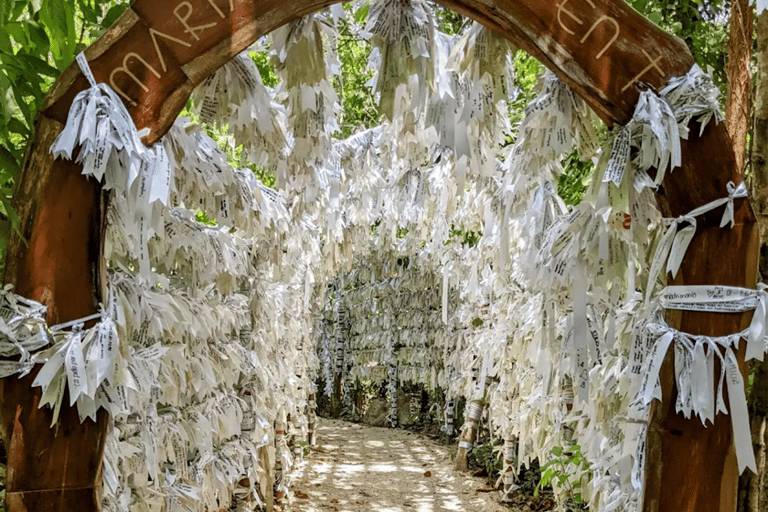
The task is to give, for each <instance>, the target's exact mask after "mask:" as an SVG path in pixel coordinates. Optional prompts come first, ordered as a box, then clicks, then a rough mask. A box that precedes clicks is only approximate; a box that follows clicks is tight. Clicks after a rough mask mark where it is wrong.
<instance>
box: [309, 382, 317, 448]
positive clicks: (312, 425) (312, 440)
mask: <svg viewBox="0 0 768 512" xmlns="http://www.w3.org/2000/svg"><path fill="white" fill-rule="evenodd" d="M307 409H308V410H307V416H308V421H307V425H308V430H309V433H308V434H307V442H308V443H309V446H315V445H316V444H317V410H316V409H317V404H316V403H315V394H314V393H310V394H309V401H308V402H307Z"/></svg>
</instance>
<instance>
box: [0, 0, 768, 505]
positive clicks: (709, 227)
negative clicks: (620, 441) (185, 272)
mask: <svg viewBox="0 0 768 512" xmlns="http://www.w3.org/2000/svg"><path fill="white" fill-rule="evenodd" d="M331 3H334V2H331V1H326V0H322V1H317V0H301V1H294V2H280V1H276V0H266V1H252V2H251V1H242V0H184V1H181V0H179V1H169V2H157V1H155V2H150V1H144V0H139V1H137V2H136V3H134V5H133V6H132V7H131V8H130V9H128V11H126V13H125V14H124V15H123V16H122V17H121V18H120V20H118V21H117V22H116V23H115V25H114V26H113V27H112V28H111V29H110V30H109V31H108V32H107V33H106V34H105V35H104V36H103V37H102V38H101V39H99V41H97V42H96V43H94V45H93V46H91V47H90V48H88V49H87V50H86V51H85V55H86V57H87V59H88V61H89V64H90V67H91V69H92V70H93V73H94V75H95V78H96V81H97V82H104V83H107V84H109V85H110V86H111V87H112V88H113V89H114V90H115V91H116V92H117V93H118V94H119V95H120V97H121V98H122V99H123V100H124V102H125V104H126V106H127V107H128V110H129V112H130V114H131V116H132V118H133V120H134V122H135V123H136V126H137V127H138V128H139V129H142V128H147V129H148V130H149V133H148V135H146V137H145V138H144V141H145V142H146V143H147V144H151V143H153V142H155V141H157V140H159V138H160V137H161V136H162V135H163V134H164V133H165V132H166V131H167V130H168V128H169V127H170V125H171V124H172V122H173V120H174V119H175V117H176V116H177V114H178V113H179V111H180V110H181V109H182V107H183V106H184V104H185V102H186V99H187V98H188V96H189V94H190V93H191V91H192V89H193V88H194V87H195V86H196V85H197V84H199V83H200V82H201V81H202V80H204V79H205V78H206V77H207V76H208V75H210V74H211V73H212V72H214V71H215V70H216V69H218V68H219V67H220V66H221V65H223V64H224V63H225V62H227V61H228V60H229V59H231V58H232V57H233V56H235V55H237V54H238V53H239V52H240V51H242V50H244V49H245V48H246V47H248V46H249V45H250V44H251V43H252V42H253V41H255V40H256V39H257V38H258V37H260V36H262V35H264V34H267V33H268V32H270V31H271V30H273V29H275V28H277V27H279V26H281V25H284V24H285V23H288V22H290V21H292V20H294V19H297V18H298V17H300V16H303V15H305V14H308V13H311V12H314V11H316V10H318V9H320V8H322V7H325V6H327V5H329V4H331ZM439 3H441V4H443V5H445V6H447V7H450V8H452V9H455V10H456V11H458V12H460V13H462V14H465V15H467V16H470V17H472V18H474V19H476V20H477V21H479V22H481V23H483V24H484V25H486V26H488V27H490V28H491V29H493V30H495V31H497V32H499V33H500V34H503V35H504V36H505V37H507V38H509V39H511V40H512V41H513V42H514V43H515V44H516V45H518V46H519V47H520V48H522V49H524V50H526V51H528V52H529V53H530V54H531V55H533V56H535V57H537V58H538V59H540V60H541V61H542V62H544V63H545V64H546V65H547V66H548V67H549V68H550V69H552V70H553V71H554V72H555V73H556V74H557V75H558V76H559V77H560V78H561V79H562V80H563V81H565V82H566V83H568V84H569V85H570V86H571V87H572V88H573V89H574V90H575V91H576V92H577V93H578V94H579V95H581V96H582V97H583V98H584V100H585V101H586V102H587V103H588V104H589V105H590V106H591V107H592V108H593V109H594V110H595V112H596V113H597V114H598V115H599V116H600V117H601V118H602V119H603V120H604V121H605V122H606V123H607V124H609V125H612V124H624V123H625V122H627V121H628V120H629V119H630V118H631V115H632V112H633V110H634V106H635V103H636V102H637V99H638V97H639V94H640V91H642V90H644V89H660V88H662V87H663V86H665V85H666V84H667V83H668V81H669V80H670V79H671V78H673V77H676V76H682V75H684V74H685V73H686V72H687V71H688V70H689V68H690V67H691V66H692V64H693V59H692V57H691V56H690V54H689V52H688V51H687V49H686V47H685V46H684V44H683V43H682V42H680V41H679V40H677V39H675V38H673V37H672V36H670V35H668V34H666V33H664V32H663V31H661V30H660V29H658V28H657V27H655V26H654V25H652V24H651V23H650V22H648V21H647V20H645V19H643V18H642V17H641V16H640V15H638V14H637V13H636V12H634V11H633V10H632V9H631V8H630V7H628V6H626V5H625V4H624V3H623V2H622V1H620V0H614V1H610V0H560V1H559V2H556V3H553V2H549V1H544V0H528V1H516V0H500V1H497V2H482V1H479V0H468V1H461V2H459V1H453V0H448V1H442V2H439ZM87 87H88V82H87V80H86V78H85V77H84V76H83V75H82V74H81V73H80V71H79V69H78V67H77V66H76V65H74V64H73V65H72V66H71V67H70V68H69V69H68V70H67V71H65V72H64V73H63V74H62V75H61V77H60V78H59V79H58V80H57V82H56V84H55V85H54V87H53V88H52V90H51V92H50V93H49V95H48V97H47V100H46V102H45V104H44V106H43V107H42V109H41V111H40V113H39V115H38V118H37V120H36V137H35V140H34V142H33V143H32V146H31V148H30V152H29V157H28V159H27V163H26V166H25V169H24V174H23V176H22V178H21V182H20V183H21V185H20V189H19V191H18V193H17V195H16V198H15V208H16V210H17V212H18V213H19V216H20V219H21V230H22V233H21V235H22V236H15V237H14V239H13V240H12V243H11V246H10V249H9V253H8V258H7V266H6V277H5V281H6V283H12V284H14V286H15V291H16V293H18V294H20V295H23V296H25V297H28V298H31V299H34V300H38V301H40V302H42V303H44V304H46V305H48V311H49V323H59V322H65V321H68V320H72V319H77V318H82V317H85V316H87V315H89V314H91V313H93V312H95V310H96V304H98V302H99V301H100V300H101V296H102V295H103V294H102V292H101V289H102V286H103V284H104V278H103V276H104V262H103V261H102V249H101V243H102V230H103V226H104V223H103V214H104V211H105V209H104V204H103V201H104V199H103V196H102V193H101V187H100V185H99V184H98V183H96V182H95V181H93V180H87V179H85V178H84V177H83V176H81V174H80V170H81V169H80V166H79V165H78V164H74V163H72V162H67V161H55V162H54V159H53V156H52V155H51V154H50V152H49V148H50V146H51V144H52V143H53V141H54V139H55V138H56V136H57V135H58V134H59V133H60V132H61V130H62V128H63V124H64V123H65V121H66V118H67V114H68V112H69V107H70V105H71V103H72V100H73V99H74V97H75V95H76V94H77V93H78V92H80V91H81V90H84V89H85V88H87ZM691 133H692V135H691V137H690V138H689V140H687V141H682V166H681V167H682V168H681V169H679V170H676V171H675V172H674V173H667V174H666V176H665V179H664V182H663V184H662V186H661V187H660V188H659V190H658V192H657V199H658V201H659V204H660V205H661V206H662V209H663V213H664V214H665V215H666V216H671V217H677V216H680V215H683V214H685V213H687V212H689V211H691V210H693V209H694V208H696V207H698V206H700V205H703V204H707V203H710V202H711V201H714V200H716V199H719V198H720V197H721V196H722V191H723V190H725V189H726V184H727V183H728V182H729V181H734V182H738V181H741V180H740V170H739V169H737V168H736V166H735V160H734V157H733V150H732V147H731V144H730V141H729V140H728V136H727V134H726V132H725V128H724V126H723V125H714V124H709V125H707V126H706V128H705V129H704V131H703V133H702V134H701V135H699V130H698V129H693V130H691ZM736 204H737V208H736V214H735V221H736V226H735V227H734V229H732V230H722V229H720V227H719V221H720V218H719V216H718V215H711V214H709V215H705V216H704V217H703V219H702V220H701V221H700V222H699V227H698V229H697V233H696V236H695V237H694V239H693V241H692V242H691V246H690V250H689V251H688V253H687V257H686V259H685V261H684V264H683V265H682V270H681V272H680V273H679V274H678V277H677V278H676V281H675V282H676V284H683V283H684V284H689V285H698V284H701V285H713V284H717V285H731V286H740V287H749V288H751V287H753V286H754V283H755V279H756V269H757V243H758V232H757V227H756V224H755V219H754V215H753V214H752V212H751V210H750V208H749V205H748V203H747V202H746V201H740V202H737V203H736ZM727 254H735V255H737V257H736V258H734V259H730V258H727V256H726V255H727ZM674 320H675V322H674V323H673V326H674V327H676V328H678V329H680V330H681V331H685V332H689V333H692V334H706V335H711V336H720V335H727V334H731V333H735V332H740V331H741V330H742V329H743V328H744V327H745V326H746V325H748V322H749V315H748V314H730V315H725V314H717V313H703V312H685V313H682V314H680V315H679V317H678V318H675V319H674ZM740 360H741V361H743V353H742V354H741V357H740ZM33 379H34V373H33V375H30V376H27V377H25V378H23V379H19V380H5V381H3V382H2V384H0V385H1V386H2V394H3V401H2V409H1V410H0V422H2V431H3V436H4V441H5V443H6V447H7V449H8V452H9V472H8V484H7V485H8V487H7V489H8V504H9V510H11V511H16V510H75V509H78V510H84V509H87V510H97V509H98V507H99V501H100V500H99V492H100V485H101V469H100V468H101V459H102V453H103V446H104V445H103V442H104V432H105V428H106V423H107V419H106V417H105V413H104V412H103V411H102V412H100V416H99V421H98V422H97V423H93V422H90V421H86V422H85V423H83V424H81V423H80V421H79V418H78V415H77V412H76V411H75V410H74V409H68V410H65V411H63V412H62V414H61V417H60V423H59V425H58V427H57V428H54V429H50V428H49V425H50V416H49V414H50V412H49V411H47V410H45V409H38V408H37V404H38V402H39V392H38V391H36V390H35V388H32V386H31V382H32V380H33ZM662 387H663V392H664V397H663V398H664V399H663V402H662V404H663V405H662V406H659V407H656V408H655V411H654V413H653V418H652V420H651V427H650V431H649V443H648V453H647V461H648V467H647V471H646V475H647V482H646V493H645V498H646V499H645V509H646V510H675V511H677V510H731V509H733V508H734V506H735V491H736V472H737V471H736V464H735V457H734V452H733V442H732V435H731V430H730V425H729V423H728V421H723V420H722V416H720V417H718V421H717V422H716V423H715V425H713V426H711V427H709V428H706V429H705V428H704V427H703V426H702V425H701V424H700V423H699V422H696V421H694V420H686V419H684V418H683V417H682V416H681V415H679V414H676V413H675V411H674V405H673V404H674V403H675V400H674V393H675V389H674V386H673V383H672V372H671V365H669V364H667V368H666V370H665V371H664V372H662ZM682 461H685V465H683V464H681V462H682Z"/></svg>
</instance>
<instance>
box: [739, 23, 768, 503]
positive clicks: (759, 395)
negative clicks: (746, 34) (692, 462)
mask: <svg viewBox="0 0 768 512" xmlns="http://www.w3.org/2000/svg"><path fill="white" fill-rule="evenodd" d="M756 36H757V72H756V74H755V109H754V124H753V130H752V150H751V159H750V160H751V164H752V176H753V179H752V190H751V196H752V198H753V201H752V203H753V205H754V207H755V210H756V211H755V213H756V215H757V221H758V224H759V226H760V280H761V281H763V282H765V281H766V280H768V243H767V242H768V229H767V228H768V12H767V11H764V12H763V13H762V14H760V15H759V16H758V18H757V27H756ZM748 405H749V415H750V426H751V430H752V445H753V446H754V448H755V460H756V462H757V474H753V473H745V474H744V475H742V476H741V479H740V481H739V511H740V512H762V511H763V510H768V360H766V361H763V362H762V363H760V364H759V365H757V366H756V367H755V368H754V370H753V383H752V390H751V391H750V393H749V397H748Z"/></svg>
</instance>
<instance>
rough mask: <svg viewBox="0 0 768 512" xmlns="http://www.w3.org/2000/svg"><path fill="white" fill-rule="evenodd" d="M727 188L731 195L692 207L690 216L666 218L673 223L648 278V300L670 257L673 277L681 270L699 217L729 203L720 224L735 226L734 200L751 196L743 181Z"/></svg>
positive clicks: (655, 257)
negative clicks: (679, 227) (682, 226)
mask: <svg viewBox="0 0 768 512" xmlns="http://www.w3.org/2000/svg"><path fill="white" fill-rule="evenodd" d="M726 189H727V190H728V197H723V198H721V199H716V200H714V201H712V202H711V203H707V204H705V205H704V206H699V207H698V208H696V209H694V210H691V211H690V212H689V213H688V214H687V215H681V216H680V217H678V218H676V219H665V220H666V221H667V222H671V224H670V226H669V227H668V228H667V231H666V232H665V233H664V235H663V236H662V238H661V240H660V241H659V245H658V247H657V249H656V253H655V254H654V257H653V261H652V263H651V270H650V274H649V278H650V279H649V280H648V289H647V290H646V294H645V300H646V301H648V300H649V299H650V295H651V292H652V291H653V285H654V284H655V283H656V279H657V277H658V275H659V272H660V271H661V266H662V264H663V263H664V260H665V259H666V260H667V272H668V273H669V274H671V275H672V277H673V278H674V277H675V276H676V275H677V271H678V270H680V264H681V263H682V261H683V257H684V256H685V253H686V251H687V250H688V246H689V245H690V243H691V240H692V239H693V235H695V234H696V217H698V216H700V215H703V214H705V213H707V212H709V211H711V210H714V209H715V208H717V207H719V206H722V205H725V211H724V212H723V217H722V219H721V220H720V227H725V225H726V224H730V225H731V228H733V225H734V223H735V221H734V207H733V201H734V199H736V198H744V197H747V187H746V185H745V184H744V182H743V181H742V182H741V183H739V184H738V186H737V185H734V184H733V182H732V181H729V182H728V184H727V185H726ZM683 223H688V225H687V226H686V227H684V228H682V229H678V226H679V225H680V224H683Z"/></svg>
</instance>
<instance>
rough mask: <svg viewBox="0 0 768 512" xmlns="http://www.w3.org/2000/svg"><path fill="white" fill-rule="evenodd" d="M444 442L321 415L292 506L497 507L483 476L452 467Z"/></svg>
mask: <svg viewBox="0 0 768 512" xmlns="http://www.w3.org/2000/svg"><path fill="white" fill-rule="evenodd" d="M448 451H449V449H448V447H447V446H444V445H440V444H437V443H435V442H434V441H432V440H430V439H428V438H426V437H423V436H420V435H416V434H413V433H411V432H406V431H404V430H396V429H387V428H377V427H369V426H366V425H358V424H355V423H349V422H345V421H338V420H328V419H322V420H320V427H319V429H318V446H317V447H316V448H315V449H314V450H313V453H312V454H311V455H310V456H308V457H307V458H306V459H305V460H304V461H303V462H302V463H300V464H299V466H298V468H297V470H296V471H295V473H294V474H293V478H292V483H291V503H290V509H291V510H292V511H293V512H326V511H332V512H362V511H365V512H443V511H469V512H502V511H508V510H509V509H506V508H505V507H503V506H502V505H501V504H499V503H498V501H497V500H498V494H497V493H495V492H490V493H486V492H477V489H481V488H484V487H486V486H485V485H484V481H483V480H482V479H480V478H472V477H469V476H467V475H464V474H461V473H457V472H455V471H453V467H452V464H453V462H452V461H451V460H450V458H449V456H448Z"/></svg>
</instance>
